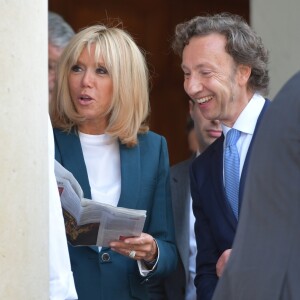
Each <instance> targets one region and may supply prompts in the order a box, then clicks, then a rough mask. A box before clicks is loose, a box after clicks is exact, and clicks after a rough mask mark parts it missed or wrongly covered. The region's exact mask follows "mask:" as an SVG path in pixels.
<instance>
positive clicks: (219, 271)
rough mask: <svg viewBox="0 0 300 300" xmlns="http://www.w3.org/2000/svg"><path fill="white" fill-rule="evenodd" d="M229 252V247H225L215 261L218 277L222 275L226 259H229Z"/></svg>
mask: <svg viewBox="0 0 300 300" xmlns="http://www.w3.org/2000/svg"><path fill="white" fill-rule="evenodd" d="M230 253H231V249H227V250H225V251H224V252H223V253H222V255H221V256H220V257H219V259H218V261H217V265H216V269H217V275H218V277H221V276H222V274H223V271H224V268H225V266H226V264H227V261H228V259H229V256H230Z"/></svg>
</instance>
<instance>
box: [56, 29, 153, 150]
mask: <svg viewBox="0 0 300 300" xmlns="http://www.w3.org/2000/svg"><path fill="white" fill-rule="evenodd" d="M92 45H95V60H96V61H97V60H98V59H99V56H101V58H102V59H103V60H104V62H105V66H106V68H107V70H108V74H109V76H110V77H111V79H112V82H113V96H112V102H111V106H110V109H109V112H108V115H109V121H108V126H107V128H106V133H107V134H109V135H111V136H113V137H117V138H119V139H120V141H121V143H123V144H126V145H127V146H128V147H132V146H134V145H136V144H137V134H138V133H145V132H147V131H148V130H149V128H148V125H147V117H148V115H149V112H150V107H149V87H148V79H149V78H148V77H149V75H148V68H147V65H146V61H145V57H144V55H143V54H142V52H141V50H140V49H139V48H138V47H137V45H136V44H135V42H134V41H133V39H132V38H131V36H130V35H129V34H128V33H127V32H125V31H124V30H123V29H120V28H117V27H111V28H109V27H106V26H104V25H94V26H91V27H87V28H85V29H83V30H82V31H80V32H79V33H77V34H76V35H75V36H74V37H73V38H72V39H71V41H70V43H69V44H68V46H67V47H66V48H65V50H64V52H63V54H62V56H61V58H60V61H59V64H58V74H57V85H56V87H55V90H54V95H53V98H52V99H51V101H50V116H51V120H52V124H53V127H56V128H60V129H62V130H65V131H71V130H72V129H73V128H75V129H77V125H78V124H80V123H81V122H84V117H82V116H80V115H79V114H78V113H77V111H76V109H75V106H74V104H73V102H72V100H71V96H70V91H69V86H68V77H69V74H70V71H71V68H72V66H73V65H74V64H76V62H77V60H78V58H79V56H80V54H81V52H82V51H83V49H84V48H87V49H88V51H90V48H91V46H92Z"/></svg>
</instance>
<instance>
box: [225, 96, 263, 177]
mask: <svg viewBox="0 0 300 300" xmlns="http://www.w3.org/2000/svg"><path fill="white" fill-rule="evenodd" d="M264 104H265V99H264V98H263V97H262V96H261V95H259V94H254V95H253V97H252V98H251V100H250V101H249V103H248V104H247V106H246V107H245V108H244V110H243V111H242V112H241V114H240V115H239V117H238V118H237V120H236V121H235V123H234V125H233V127H232V128H235V129H237V130H239V131H240V132H241V136H240V138H239V139H238V141H237V143H236V146H237V149H238V152H239V155H240V176H241V173H242V170H243V166H244V163H245V159H246V155H247V152H248V149H249V146H250V143H251V140H252V137H253V133H254V130H255V126H256V123H257V119H258V117H259V115H260V113H261V111H262V109H263V106H264ZM230 129H231V128H229V127H227V126H225V125H223V124H222V130H223V133H224V136H225V139H226V135H227V133H228V131H229V130H230ZM225 144H226V143H225V142H224V148H225ZM223 166H224V164H223ZM223 170H224V167H223Z"/></svg>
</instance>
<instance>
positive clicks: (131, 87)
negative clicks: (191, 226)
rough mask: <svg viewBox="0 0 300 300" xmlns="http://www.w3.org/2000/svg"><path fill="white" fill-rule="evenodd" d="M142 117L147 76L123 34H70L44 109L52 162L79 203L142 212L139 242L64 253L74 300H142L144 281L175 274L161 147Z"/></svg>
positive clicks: (104, 30) (97, 29)
mask: <svg viewBox="0 0 300 300" xmlns="http://www.w3.org/2000/svg"><path fill="white" fill-rule="evenodd" d="M148 113H149V95H148V70H147V67H146V63H145V58H144V56H143V55H142V53H141V51H140V50H139V49H138V47H137V45H136V44H135V42H134V41H133V40H132V38H131V37H130V35H129V34H128V33H126V32H125V31H124V30H122V29H119V28H116V27H112V28H108V27H106V26H104V25H95V26H91V27H88V28H86V29H84V30H82V31H80V32H79V33H77V34H76V35H75V37H74V38H73V39H72V40H71V41H70V43H69V44H68V46H67V47H66V48H65V51H64V52H63V54H62V56H61V59H60V62H59V65H58V82H57V86H56V88H55V97H53V99H52V101H51V102H50V116H51V119H52V124H53V127H54V137H55V146H56V153H55V157H56V159H57V160H58V161H59V162H60V163H61V164H62V165H63V166H64V167H65V168H66V169H68V170H69V171H71V172H72V173H73V175H74V176H75V178H76V179H77V180H78V182H79V183H80V185H81V187H82V189H83V192H84V197H85V198H90V199H93V200H96V201H100V202H104V203H107V204H110V205H114V206H120V207H126V208H133V209H143V210H147V218H146V221H145V226H144V232H143V233H142V235H141V236H140V237H127V238H125V239H124V240H122V241H113V242H111V244H110V247H102V248H100V249H98V247H85V246H83V247H72V246H70V247H69V251H70V258H71V265H72V270H73V273H74V278H75V285H76V290H77V293H78V297H79V299H80V300H85V299H86V300H91V299H125V300H126V299H147V298H148V292H147V283H148V282H149V281H151V279H152V277H153V278H156V277H159V276H166V275H167V274H169V273H170V272H172V271H173V270H174V269H175V267H176V263H177V254H176V247H175V242H174V228H173V227H174V225H173V218H172V204H171V196H170V194H171V193H170V184H169V159H168V152H167V145H166V141H165V139H164V138H163V137H162V136H159V135H157V134H155V133H153V132H151V131H149V130H148V126H147V123H146V119H147V117H148Z"/></svg>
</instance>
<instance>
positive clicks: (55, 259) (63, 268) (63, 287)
mask: <svg viewBox="0 0 300 300" xmlns="http://www.w3.org/2000/svg"><path fill="white" fill-rule="evenodd" d="M48 151H49V152H48V155H49V160H48V161H49V169H48V170H49V299H50V300H70V299H77V294H76V290H75V285H74V279H73V273H72V271H71V265H70V258H69V251H68V247H67V239H66V233H65V225H64V220H63V215H62V209H61V204H60V199H59V194H58V189H57V183H56V179H55V175H54V140H53V132H52V126H51V123H50V119H49V118H48Z"/></svg>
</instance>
